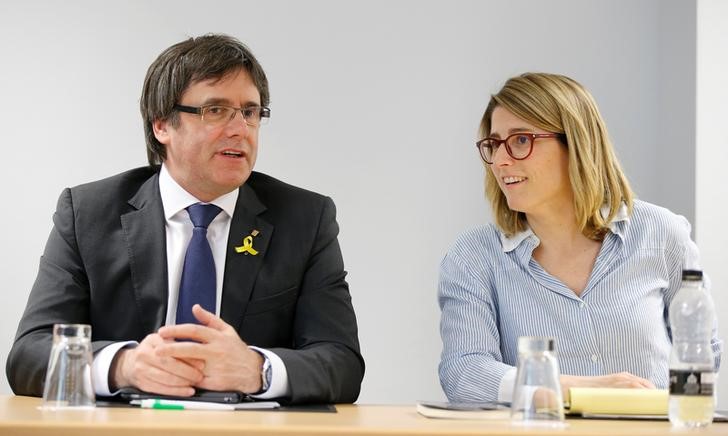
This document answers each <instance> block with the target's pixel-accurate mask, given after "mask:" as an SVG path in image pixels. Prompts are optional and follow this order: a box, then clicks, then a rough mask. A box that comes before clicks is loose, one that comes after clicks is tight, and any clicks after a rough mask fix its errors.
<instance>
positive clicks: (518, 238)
mask: <svg viewBox="0 0 728 436" xmlns="http://www.w3.org/2000/svg"><path fill="white" fill-rule="evenodd" d="M600 212H601V214H602V217H606V216H607V215H609V206H607V205H604V206H602V208H601V210H600ZM628 223H629V214H628V213H627V205H626V204H625V203H622V205H621V206H620V207H619V209H618V210H617V214H616V215H615V216H614V219H613V220H612V221H611V222H610V223H609V230H610V231H611V232H612V233H614V234H615V235H617V236H619V237H620V239H621V238H623V237H624V230H625V229H624V227H625V225H627V224H628ZM499 234H500V240H501V245H502V246H503V252H504V253H508V252H510V251H513V250H515V249H516V247H518V246H519V245H521V243H522V242H523V241H525V240H526V239H529V238H531V237H532V238H533V239H534V240H535V242H536V246H537V245H538V244H539V242H540V241H539V239H538V236H536V234H534V233H533V230H531V228H530V227H528V224H526V229H525V230H523V231H521V232H518V233H516V234H515V235H513V236H510V237H508V236H506V235H505V234H504V233H503V232H499Z"/></svg>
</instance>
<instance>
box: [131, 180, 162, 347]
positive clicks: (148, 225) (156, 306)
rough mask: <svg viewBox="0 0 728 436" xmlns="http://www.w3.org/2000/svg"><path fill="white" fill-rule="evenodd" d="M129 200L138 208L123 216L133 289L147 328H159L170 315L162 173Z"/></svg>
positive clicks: (145, 184)
mask: <svg viewBox="0 0 728 436" xmlns="http://www.w3.org/2000/svg"><path fill="white" fill-rule="evenodd" d="M129 204H130V205H131V206H132V207H134V208H135V209H136V210H133V211H131V212H128V213H126V214H124V215H122V216H121V227H122V229H123V231H124V238H125V239H126V244H127V249H128V253H129V265H130V268H131V277H132V282H133V284H134V293H135V297H136V301H137V305H138V308H139V313H140V315H141V316H140V318H139V320H140V324H141V325H140V327H142V330H143V331H144V332H151V331H156V330H157V329H158V328H159V327H160V326H161V325H163V324H164V322H165V319H166V316H167V294H168V289H167V288H168V284H167V250H166V236H165V230H164V228H165V220H164V209H163V207H162V199H161V196H160V194H159V174H158V173H157V174H155V175H154V176H152V177H150V178H149V179H148V180H147V181H146V182H144V184H143V185H142V186H141V187H140V188H139V191H137V193H136V194H135V195H134V197H132V198H131V200H129Z"/></svg>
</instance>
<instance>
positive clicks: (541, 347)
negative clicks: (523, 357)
mask: <svg viewBox="0 0 728 436" xmlns="http://www.w3.org/2000/svg"><path fill="white" fill-rule="evenodd" d="M555 342H556V341H555V340H554V338H552V337H550V336H519V337H518V352H519V353H529V352H539V351H541V352H543V351H554V344H555Z"/></svg>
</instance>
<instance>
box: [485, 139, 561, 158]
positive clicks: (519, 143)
mask: <svg viewBox="0 0 728 436" xmlns="http://www.w3.org/2000/svg"><path fill="white" fill-rule="evenodd" d="M541 138H559V139H561V140H562V141H565V137H564V135H563V134H561V133H514V134H512V135H508V137H507V138H506V139H498V138H485V139H481V140H480V141H478V142H476V143H475V146H476V147H478V150H479V151H480V157H481V158H483V160H484V161H485V163H487V164H492V163H493V155H494V154H495V152H496V151H498V147H500V145H501V144H505V146H506V152H507V153H508V156H510V157H512V158H513V159H516V160H523V159H526V158H527V157H528V156H530V155H531V152H532V151H533V141H535V140H536V139H541Z"/></svg>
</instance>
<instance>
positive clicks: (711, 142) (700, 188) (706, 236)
mask: <svg viewBox="0 0 728 436" xmlns="http://www.w3.org/2000/svg"><path fill="white" fill-rule="evenodd" d="M727 20H728V2H725V1H723V0H699V1H698V8H697V22H698V38H697V41H698V43H697V48H698V50H697V147H696V165H697V166H696V168H697V171H696V188H697V190H696V195H695V210H696V221H695V222H696V228H697V229H696V234H697V243H698V246H699V247H700V250H701V256H702V262H703V265H704V267H705V270H706V271H708V272H709V273H710V278H711V281H712V294H713V299H714V301H715V304H716V308H717V312H718V321H719V323H718V328H719V334H720V336H721V337H722V338H723V340H724V341H726V340H727V339H728V317H726V316H725V314H726V308H728V292H727V291H728V268H726V260H728V256H727V255H726V247H728V233H726V231H725V226H726V223H727V222H728V203H726V201H728V183H726V180H725V173H726V165H728V136H726V132H725V125H726V120H728V86H727V85H726V71H728V59H726V54H727V53H728V27H726V25H725V23H726V21H727ZM724 347H725V351H724V354H723V362H722V366H723V370H722V371H721V374H722V375H721V376H720V377H719V379H718V395H719V401H718V405H719V406H720V407H721V408H722V409H726V408H728V376H727V375H726V374H727V372H726V369H725V368H726V366H727V365H728V359H726V357H725V353H726V352H728V343H725V342H724Z"/></svg>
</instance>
